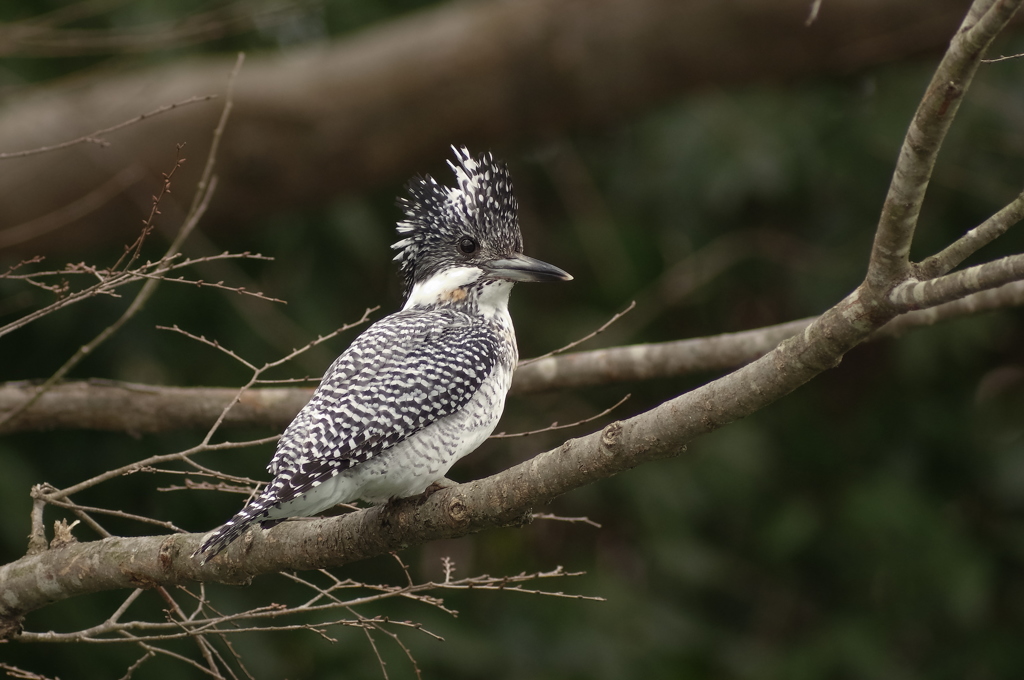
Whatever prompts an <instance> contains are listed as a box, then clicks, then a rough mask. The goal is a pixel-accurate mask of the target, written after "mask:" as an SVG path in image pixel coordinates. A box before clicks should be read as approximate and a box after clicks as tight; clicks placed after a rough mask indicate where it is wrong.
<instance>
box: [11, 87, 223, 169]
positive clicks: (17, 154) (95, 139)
mask: <svg viewBox="0 0 1024 680" xmlns="http://www.w3.org/2000/svg"><path fill="white" fill-rule="evenodd" d="M216 97H217V95H215V94H206V95H200V96H195V97H189V98H188V99H184V100H182V101H180V102H175V103H174V104H167V105H165V106H161V107H160V108H158V109H153V110H152V111H149V112H148V113H143V114H141V115H138V116H135V117H134V118H131V119H129V120H126V121H124V122H123V123H118V124H117V125H113V126H111V127H108V128H103V129H102V130H96V132H93V133H90V134H88V135H85V136H83V137H79V138H78V139H72V140H71V141H68V142H61V143H60V144H52V145H50V146H41V147H39V148H37V149H27V150H25V151H8V152H4V153H0V160H5V159H8V158H24V157H25V156H35V155H36V154H41V153H47V152H48V151H56V150H58V149H66V148H68V147H69V146H75V145H76V144H85V143H90V144H99V145H100V146H108V145H109V144H110V142H107V141H105V140H103V139H102V137H103V135H106V134H109V133H111V132H115V131H117V130H121V129H122V128H126V127H128V126H129V125H135V124H136V123H139V122H142V121H144V120H146V119H147V118H152V117H153V116H159V115H160V114H161V113H167V112H168V111H173V110H174V109H180V108H181V107H183V106H188V105H189V104H197V103H199V102H206V101H210V100H211V99H214V98H216Z"/></svg>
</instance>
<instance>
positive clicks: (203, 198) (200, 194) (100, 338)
mask: <svg viewBox="0 0 1024 680" xmlns="http://www.w3.org/2000/svg"><path fill="white" fill-rule="evenodd" d="M243 62H244V56H243V55H241V54H239V55H238V58H237V60H236V61H235V67H234V69H233V70H232V71H231V75H230V76H229V78H228V86H227V96H226V98H225V101H224V108H223V111H222V112H221V117H220V120H219V122H218V123H217V127H216V128H215V129H214V134H213V142H212V143H211V144H210V150H209V152H208V154H207V157H206V166H205V167H204V169H203V175H202V178H201V179H200V181H199V184H198V186H197V187H196V192H195V196H194V197H193V200H192V207H191V208H190V209H189V211H188V213H187V214H186V216H185V220H184V222H183V223H182V225H181V228H180V229H179V230H178V233H177V235H176V236H175V238H174V240H173V241H172V242H171V245H170V247H169V248H168V249H167V252H166V253H165V255H164V257H163V258H162V260H166V259H167V258H170V257H174V256H175V255H177V253H178V251H180V250H181V246H182V244H183V243H184V241H185V239H187V238H188V235H189V234H190V233H192V230H193V229H194V228H195V226H196V224H198V222H199V219H200V218H201V217H202V215H203V214H204V213H205V212H206V208H207V207H208V206H209V201H210V197H211V196H212V195H213V191H214V189H215V188H216V181H215V178H213V177H212V173H213V166H214V162H215V159H216V157H217V149H218V147H219V142H220V138H221V135H222V134H223V132H224V128H225V127H226V126H227V120H228V115H229V114H230V112H231V106H232V99H233V92H234V83H235V79H236V78H237V77H238V72H239V71H240V70H241V68H242V64H243ZM122 125H123V124H122ZM178 150H179V151H180V150H181V146H179V147H178ZM182 160H183V159H180V158H179V159H176V162H175V165H174V168H172V169H171V171H170V172H169V173H166V174H165V175H164V183H163V185H162V186H161V189H160V193H159V194H158V195H157V196H155V197H154V198H153V207H152V211H151V212H150V214H149V217H148V218H147V219H146V221H145V222H144V229H143V231H142V234H141V235H140V237H139V239H138V241H136V245H135V246H133V248H134V250H132V249H131V248H130V249H129V250H130V252H131V253H132V254H131V256H130V258H129V260H128V265H126V267H125V268H126V269H127V268H128V267H130V265H131V264H132V263H133V262H134V261H135V259H136V258H138V256H139V253H140V251H141V247H142V241H143V239H145V236H146V234H147V233H148V232H149V230H151V229H152V228H153V218H154V216H155V215H156V214H158V212H159V210H158V209H157V208H158V205H159V203H160V198H161V197H162V196H163V195H164V194H165V193H166V192H167V191H168V190H169V188H170V181H171V176H172V175H173V174H174V172H175V170H177V169H178V168H179V167H180V166H181V162H182ZM113 269H117V265H115V266H114V268H113ZM159 283H160V280H159V279H158V278H152V279H149V280H147V281H146V283H145V284H143V286H142V289H141V290H139V292H138V294H137V295H136V296H135V298H134V299H133V300H132V302H131V304H130V305H129V306H128V308H127V309H125V311H124V312H123V313H122V314H121V316H120V317H118V319H117V320H116V321H114V323H112V324H111V325H109V326H107V327H106V328H104V329H103V330H102V331H100V333H99V335H97V336H96V337H95V338H93V339H92V340H91V341H90V342H88V343H86V344H84V345H82V346H80V347H79V348H78V350H77V351H76V352H75V353H74V354H73V355H72V356H71V357H70V358H69V359H68V360H67V361H65V362H64V364H63V365H62V366H61V367H60V368H58V369H57V371H56V372H55V373H54V374H53V375H51V376H50V377H49V378H48V379H47V380H46V381H45V382H44V383H43V384H42V385H40V386H39V387H38V388H37V389H36V392H35V394H34V395H33V396H32V397H31V398H30V399H29V400H28V401H26V402H25V403H24V404H23V405H22V406H21V407H19V408H17V409H15V410H12V411H10V412H8V413H6V414H4V415H3V416H2V417H0V427H2V426H3V425H4V424H5V423H7V422H10V421H12V420H13V419H15V418H17V416H18V415H19V414H20V413H22V412H23V411H24V410H25V409H27V408H29V407H30V406H31V405H32V404H33V403H35V401H36V400H37V399H39V398H40V397H41V396H42V395H43V394H44V393H45V392H46V391H47V390H49V389H50V388H51V387H53V386H54V385H55V384H57V382H59V381H60V380H62V379H63V378H64V376H65V375H67V373H68V372H69V371H70V370H71V369H73V368H74V367H75V366H77V365H78V364H79V363H80V362H81V361H82V360H83V359H85V358H86V357H87V356H89V355H90V354H91V353H92V352H93V351H95V350H96V348H97V347H99V346H100V345H102V344H103V343H104V342H105V341H106V340H107V339H108V338H110V337H111V336H113V335H114V334H115V333H117V331H119V330H120V329H121V328H122V327H123V326H124V324H126V323H127V322H128V321H129V320H130V319H131V318H133V317H134V316H135V315H136V314H137V313H138V312H139V310H141V309H142V308H143V307H144V306H145V305H146V303H147V302H148V301H149V299H150V298H151V297H152V296H153V293H154V292H156V289H157V286H158V285H159Z"/></svg>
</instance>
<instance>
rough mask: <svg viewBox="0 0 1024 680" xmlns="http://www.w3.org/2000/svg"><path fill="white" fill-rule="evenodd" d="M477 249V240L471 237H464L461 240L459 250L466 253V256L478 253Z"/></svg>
mask: <svg viewBox="0 0 1024 680" xmlns="http://www.w3.org/2000/svg"><path fill="white" fill-rule="evenodd" d="M476 249H477V245H476V240H475V239H473V238H471V237H469V236H463V237H462V238H461V239H459V250H461V251H462V252H464V253H465V254H466V255H472V254H473V253H475V252H476Z"/></svg>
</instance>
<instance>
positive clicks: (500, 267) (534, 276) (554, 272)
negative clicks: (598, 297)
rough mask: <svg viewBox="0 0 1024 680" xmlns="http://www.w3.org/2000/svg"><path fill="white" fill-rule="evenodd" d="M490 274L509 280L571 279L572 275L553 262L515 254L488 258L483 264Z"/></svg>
mask: <svg viewBox="0 0 1024 680" xmlns="http://www.w3.org/2000/svg"><path fill="white" fill-rule="evenodd" d="M484 269H485V270H486V271H487V273H488V274H489V275H490V276H496V277H500V278H503V279H508V280H509V281H572V276H571V275H570V274H569V273H568V272H566V271H563V270H561V269H559V268H558V267H556V266H555V265H553V264H548V263H547V262H541V261H540V260H535V259H534V258H532V257H527V256H526V255H521V254H516V255H513V256H512V257H509V258H503V259H500V260H490V261H489V262H486V263H485V264H484Z"/></svg>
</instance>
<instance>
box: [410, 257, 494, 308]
mask: <svg viewBox="0 0 1024 680" xmlns="http://www.w3.org/2000/svg"><path fill="white" fill-rule="evenodd" d="M483 273H484V272H483V270H482V269H480V268H479V267H454V268H452V269H445V270H444V271H440V272H438V273H436V274H434V275H433V276H431V277H430V278H429V279H427V280H426V281H423V282H422V283H417V284H416V285H414V286H413V287H412V292H410V293H409V299H408V300H407V301H406V303H405V307H404V309H411V308H412V307H422V306H425V307H430V306H433V305H437V304H439V303H442V302H460V301H462V300H464V299H466V291H465V290H464V289H463V287H464V286H468V285H469V284H471V283H474V282H475V281H476V280H477V279H479V278H480V277H481V276H482V275H483Z"/></svg>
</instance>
